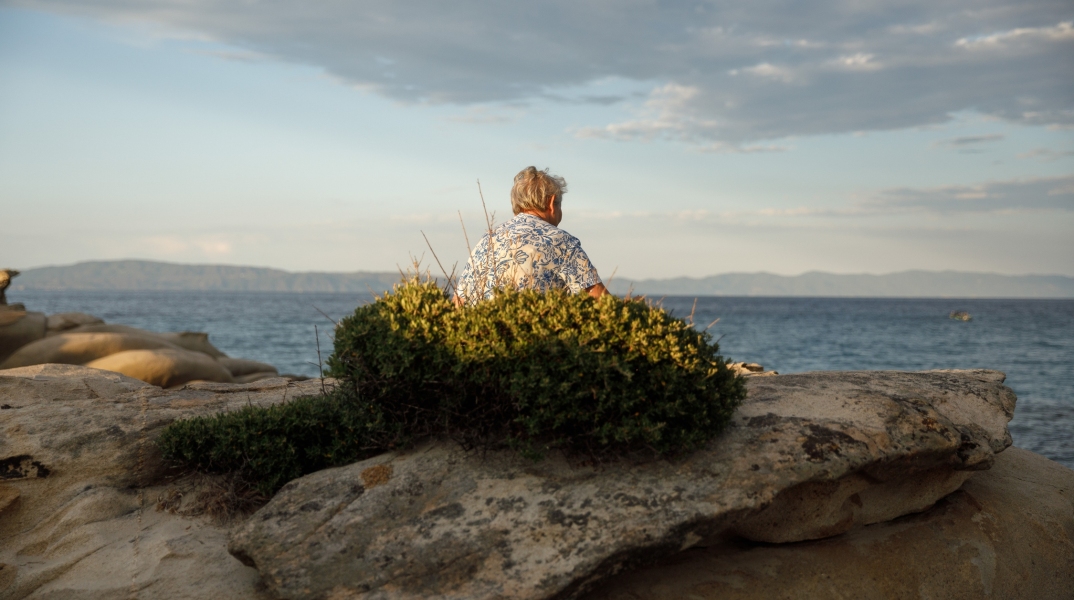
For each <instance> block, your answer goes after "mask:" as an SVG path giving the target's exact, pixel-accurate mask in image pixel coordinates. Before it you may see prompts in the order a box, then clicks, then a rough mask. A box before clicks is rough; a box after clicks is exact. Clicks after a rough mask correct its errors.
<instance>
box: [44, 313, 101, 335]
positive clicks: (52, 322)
mask: <svg viewBox="0 0 1074 600" xmlns="http://www.w3.org/2000/svg"><path fill="white" fill-rule="evenodd" d="M103 324H104V320H103V319H101V318H100V317H95V316H93V315H87V314H86V313H80V312H66V313H59V314H55V315H49V316H48V332H49V335H56V334H57V333H63V332H64V331H67V330H69V329H74V328H75V327H81V326H83V325H103Z"/></svg>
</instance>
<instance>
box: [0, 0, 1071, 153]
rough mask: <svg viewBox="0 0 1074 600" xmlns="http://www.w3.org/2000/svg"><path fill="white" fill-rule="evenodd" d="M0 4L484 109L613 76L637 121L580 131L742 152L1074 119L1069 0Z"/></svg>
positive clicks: (596, 97)
mask: <svg viewBox="0 0 1074 600" xmlns="http://www.w3.org/2000/svg"><path fill="white" fill-rule="evenodd" d="M0 4H2V5H7V6H18V7H24V8H31V9H37V10H44V11H51V12H58V13H68V14H76V15H82V16H88V17H93V18H99V19H103V20H107V21H109V22H113V23H124V24H130V23H143V24H148V26H149V27H150V28H151V29H152V30H153V31H156V32H159V31H167V32H171V33H170V35H177V36H185V37H186V38H187V39H206V40H212V41H213V42H214V43H217V44H225V45H228V46H230V47H232V48H234V49H235V50H234V52H237V53H239V54H232V55H231V58H238V57H240V56H246V57H253V56H261V55H264V56H268V57H272V58H274V59H276V60H282V61H288V62H295V63H302V64H307V65H313V66H316V67H320V68H323V69H324V70H325V72H326V73H327V74H329V75H330V76H332V77H334V78H336V79H338V80H339V81H341V82H344V83H346V84H347V85H352V86H355V87H356V88H358V89H362V90H366V91H372V92H374V93H378V94H382V95H385V96H388V97H391V98H394V99H397V100H401V101H403V102H422V103H451V104H459V105H465V106H469V105H478V106H489V105H492V104H495V103H519V102H521V103H527V102H535V101H541V100H549V99H556V98H560V97H569V98H573V99H575V100H577V101H581V102H592V103H596V104H606V103H614V102H619V101H621V100H623V99H624V97H623V96H616V95H612V96H609V95H607V94H603V93H586V90H587V88H591V87H592V88H594V89H596V90H599V89H600V85H599V82H603V81H607V80H619V81H626V82H634V83H636V84H646V85H650V86H651V87H652V89H653V93H652V95H651V97H650V98H649V104H645V105H644V106H641V107H639V109H638V110H639V111H641V112H643V113H644V114H639V116H638V118H637V119H634V120H632V121H628V122H623V123H620V124H617V125H614V126H605V127H595V126H592V125H591V126H590V127H584V128H582V129H581V130H580V133H582V134H583V135H601V136H605V137H617V138H621V139H652V138H653V137H658V136H671V137H676V138H677V139H683V140H688V141H690V142H692V143H696V144H698V145H701V146H704V145H706V144H716V145H717V147H718V146H719V145H720V144H723V145H727V146H729V147H740V146H742V145H744V144H749V143H755V142H758V141H763V140H773V139H782V138H786V137H789V136H804V135H817V134H830V133H848V132H855V131H877V130H890V129H899V128H906V127H916V126H923V125H930V124H935V123H941V122H944V121H947V120H949V119H950V115H951V114H953V113H957V112H959V111H965V110H976V111H979V112H981V113H983V114H986V115H990V116H994V117H998V118H1002V119H1007V120H1010V121H1014V122H1019V123H1026V124H1035V125H1046V126H1059V127H1064V126H1071V125H1074V107H1072V102H1074V101H1072V99H1074V78H1072V77H1070V56H1071V55H1072V52H1074V25H1072V23H1074V4H1071V2H1070V1H1069V0H1027V1H1023V2H1011V1H1010V0H908V1H906V2H900V3H898V4H897V5H895V4H892V3H889V2H880V1H879V0H864V1H862V0H818V1H817V2H810V3H807V4H803V3H800V2H793V1H791V0H775V1H774V2H770V3H767V4H764V5H757V4H756V3H752V2H747V1H745V0H703V1H702V2H699V3H675V2H663V1H660V0H602V1H600V2H577V1H576V0H539V1H538V2H534V3H517V2H501V3H490V2H487V1H479V0H461V1H459V2H452V3H444V2H437V1H434V0H366V1H363V2H342V1H328V2H314V3H309V2H300V1H299V0H278V1H276V2H271V3H251V2H249V1H248V0H138V1H133V0H0ZM242 53H252V54H242ZM654 82H655V83H654ZM565 90H569V91H570V94H564V93H563V92H564V91H565ZM675 90H691V91H692V92H691V94H692V95H691V96H690V97H689V98H687V99H685V100H683V101H682V102H681V103H680V104H679V105H674V101H673V99H669V98H666V97H665V96H668V95H673V94H674V93H675ZM653 102H657V103H659V102H663V103H664V106H658V107H654V106H652V103H653ZM462 118H466V117H465V116H464V117H462ZM471 118H472V119H474V120H480V119H479V118H477V117H471ZM492 118H493V119H494V120H495V119H496V117H492Z"/></svg>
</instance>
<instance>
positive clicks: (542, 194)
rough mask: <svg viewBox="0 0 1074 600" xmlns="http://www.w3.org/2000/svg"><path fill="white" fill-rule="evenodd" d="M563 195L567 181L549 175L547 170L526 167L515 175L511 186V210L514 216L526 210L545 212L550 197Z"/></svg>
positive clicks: (565, 191)
mask: <svg viewBox="0 0 1074 600" xmlns="http://www.w3.org/2000/svg"><path fill="white" fill-rule="evenodd" d="M565 193H567V180H565V179H563V178H562V177H558V176H556V175H551V174H549V173H548V169H545V170H543V171H538V170H537V167H526V168H525V169H522V170H521V171H519V172H518V175H515V184H514V185H513V186H511V210H513V211H514V212H515V214H516V215H517V214H518V213H520V212H524V211H527V210H545V209H546V208H548V199H549V198H550V197H552V196H562V195H563V194H565ZM561 199H562V198H561Z"/></svg>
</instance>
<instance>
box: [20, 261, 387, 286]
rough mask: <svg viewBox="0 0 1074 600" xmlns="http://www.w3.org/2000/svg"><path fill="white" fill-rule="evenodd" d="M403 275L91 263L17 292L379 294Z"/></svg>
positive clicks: (29, 273)
mask: <svg viewBox="0 0 1074 600" xmlns="http://www.w3.org/2000/svg"><path fill="white" fill-rule="evenodd" d="M398 282H399V273H367V272H357V273H318V272H309V273H291V272H288V271H281V270H279V269H265V268H261V267H233V266H228V265H178V264H174V263H166V262H156V261H148V260H117V261H91V262H83V263H78V264H74V265H69V266H63V267H40V268H36V269H26V270H25V271H23V273H22V274H21V275H19V276H18V277H17V278H16V279H14V280H13V281H12V286H11V287H12V289H15V290H20V289H23V290H123V291H139V290H141V291H147V290H205V291H237V292H368V291H369V290H370V289H372V290H373V291H375V292H377V293H380V292H382V291H384V290H387V289H391V286H392V284H394V283H398Z"/></svg>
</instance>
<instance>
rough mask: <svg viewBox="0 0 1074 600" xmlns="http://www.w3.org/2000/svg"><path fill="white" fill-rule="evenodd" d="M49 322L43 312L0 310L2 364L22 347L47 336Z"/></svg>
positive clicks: (0, 361)
mask: <svg viewBox="0 0 1074 600" xmlns="http://www.w3.org/2000/svg"><path fill="white" fill-rule="evenodd" d="M47 322H48V318H47V317H46V316H45V315H44V314H43V313H37V312H26V311H21V310H4V311H0V365H2V364H3V363H4V362H5V361H7V360H8V358H9V357H10V356H11V355H12V354H15V353H16V352H17V351H18V350H19V349H20V348H22V347H24V346H26V345H27V344H30V343H33V342H35V341H37V340H40V339H41V338H43V337H45V333H46V331H47V330H46V324H47Z"/></svg>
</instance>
